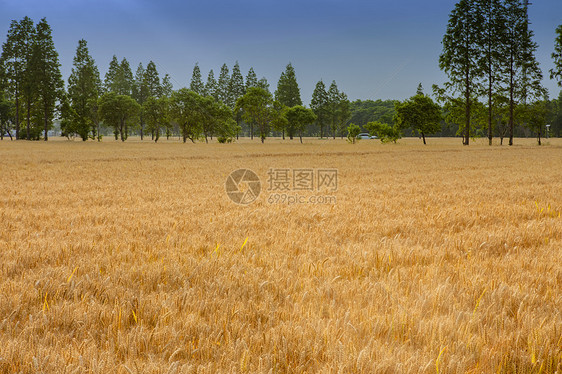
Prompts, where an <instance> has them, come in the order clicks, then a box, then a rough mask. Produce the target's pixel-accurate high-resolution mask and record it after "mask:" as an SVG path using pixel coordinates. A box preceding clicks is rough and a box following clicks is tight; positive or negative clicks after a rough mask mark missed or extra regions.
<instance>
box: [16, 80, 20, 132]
mask: <svg viewBox="0 0 562 374" xmlns="http://www.w3.org/2000/svg"><path fill="white" fill-rule="evenodd" d="M19 138H20V101H19V99H18V92H17V90H16V140H18V139H19Z"/></svg>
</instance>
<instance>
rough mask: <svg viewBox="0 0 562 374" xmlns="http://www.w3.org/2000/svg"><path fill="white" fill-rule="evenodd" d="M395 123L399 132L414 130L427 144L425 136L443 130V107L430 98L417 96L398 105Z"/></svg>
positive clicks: (421, 95)
mask: <svg viewBox="0 0 562 374" xmlns="http://www.w3.org/2000/svg"><path fill="white" fill-rule="evenodd" d="M394 121H395V122H396V125H397V126H398V129H399V130H403V129H406V128H412V129H414V130H416V131H417V132H418V133H419V134H420V135H421V136H422V138H423V144H426V142H425V136H426V135H428V134H434V133H436V132H438V131H439V130H441V123H440V121H441V107H440V106H439V105H437V104H435V103H434V102H433V100H431V98H430V97H429V96H425V95H423V94H417V95H415V96H412V97H411V98H409V99H408V100H406V101H404V102H403V103H398V104H396V115H395V117H394Z"/></svg>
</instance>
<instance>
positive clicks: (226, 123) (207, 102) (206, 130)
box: [197, 96, 234, 143]
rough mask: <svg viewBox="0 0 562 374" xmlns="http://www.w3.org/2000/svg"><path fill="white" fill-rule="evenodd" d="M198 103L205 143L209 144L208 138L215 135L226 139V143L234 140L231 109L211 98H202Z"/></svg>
mask: <svg viewBox="0 0 562 374" xmlns="http://www.w3.org/2000/svg"><path fill="white" fill-rule="evenodd" d="M198 101H199V105H198V106H197V109H198V111H199V112H200V118H201V125H202V127H201V128H202V131H203V136H204V137H205V143H208V142H209V140H208V138H209V137H210V136H212V135H213V134H219V137H221V138H224V139H225V141H226V140H227V139H228V138H232V136H233V131H234V130H233V121H234V120H233V119H232V110H231V109H230V107H228V106H227V105H226V104H224V103H222V102H220V101H215V99H214V98H213V97H211V96H207V97H202V96H200V97H199V98H198Z"/></svg>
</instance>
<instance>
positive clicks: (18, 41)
mask: <svg viewBox="0 0 562 374" xmlns="http://www.w3.org/2000/svg"><path fill="white" fill-rule="evenodd" d="M33 33H34V25H33V20H31V18H29V17H24V18H23V19H22V20H21V21H19V22H18V21H15V20H12V22H11V23H10V28H9V30H8V35H7V36H6V42H5V43H4V44H2V55H1V57H0V65H1V66H2V67H3V70H4V71H5V79H6V80H7V82H8V92H9V94H10V97H11V98H13V100H14V102H15V107H14V108H15V117H14V120H15V130H16V139H20V122H21V118H20V117H21V114H20V108H21V100H22V92H23V90H24V86H25V85H26V83H28V82H29V79H28V78H27V74H26V73H27V66H28V64H29V60H30V57H31V45H32V41H33ZM27 87H29V84H28V86H27Z"/></svg>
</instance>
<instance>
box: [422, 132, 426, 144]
mask: <svg viewBox="0 0 562 374" xmlns="http://www.w3.org/2000/svg"><path fill="white" fill-rule="evenodd" d="M421 136H422V138H423V144H424V145H426V144H427V143H426V142H425V134H424V133H423V131H422V132H421Z"/></svg>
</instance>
